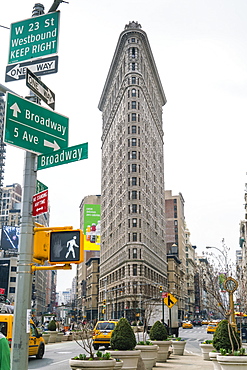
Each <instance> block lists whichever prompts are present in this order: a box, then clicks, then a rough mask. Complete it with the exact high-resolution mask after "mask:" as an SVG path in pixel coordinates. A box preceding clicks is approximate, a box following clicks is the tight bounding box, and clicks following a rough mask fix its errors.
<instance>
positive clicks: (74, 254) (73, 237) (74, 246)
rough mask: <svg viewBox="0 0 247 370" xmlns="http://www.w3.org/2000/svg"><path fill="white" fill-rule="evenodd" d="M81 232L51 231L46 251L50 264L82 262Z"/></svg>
mask: <svg viewBox="0 0 247 370" xmlns="http://www.w3.org/2000/svg"><path fill="white" fill-rule="evenodd" d="M83 257H84V248H83V233H82V230H80V229H78V230H68V231H61V230H58V231H51V232H50V243H49V251H48V261H49V262H50V264H57V263H67V264H70V263H81V262H83V260H84V258H83Z"/></svg>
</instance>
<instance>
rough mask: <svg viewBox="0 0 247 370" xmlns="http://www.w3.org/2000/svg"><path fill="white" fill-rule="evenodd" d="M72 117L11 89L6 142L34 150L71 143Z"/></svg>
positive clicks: (54, 147)
mask: <svg viewBox="0 0 247 370" xmlns="http://www.w3.org/2000/svg"><path fill="white" fill-rule="evenodd" d="M68 131H69V119H68V117H65V116H62V115H61V114H59V113H55V112H53V111H51V110H50V109H46V108H44V107H41V106H40V105H38V104H35V103H32V102H31V101H29V100H26V99H23V98H21V97H19V96H17V95H15V94H12V93H10V92H7V97H6V107H5V126H4V142H5V143H6V144H11V145H14V146H17V147H19V148H23V149H26V150H28V151H30V152H34V153H50V152H51V151H52V150H58V149H60V148H67V147H68Z"/></svg>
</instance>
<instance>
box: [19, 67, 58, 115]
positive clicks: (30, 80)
mask: <svg viewBox="0 0 247 370" xmlns="http://www.w3.org/2000/svg"><path fill="white" fill-rule="evenodd" d="M26 85H27V87H29V89H31V90H32V91H33V92H34V93H35V94H36V95H37V96H38V97H39V98H41V99H42V100H43V101H44V102H45V103H46V104H47V105H49V107H51V108H52V109H55V94H54V93H53V92H52V91H51V90H50V89H49V87H47V86H46V85H45V84H44V82H42V81H41V80H40V79H39V78H38V77H36V76H35V74H33V73H32V72H31V71H30V70H29V69H28V68H27V79H26Z"/></svg>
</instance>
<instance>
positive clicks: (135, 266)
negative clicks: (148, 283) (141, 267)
mask: <svg viewBox="0 0 247 370" xmlns="http://www.w3.org/2000/svg"><path fill="white" fill-rule="evenodd" d="M133 276H137V264H134V265H133Z"/></svg>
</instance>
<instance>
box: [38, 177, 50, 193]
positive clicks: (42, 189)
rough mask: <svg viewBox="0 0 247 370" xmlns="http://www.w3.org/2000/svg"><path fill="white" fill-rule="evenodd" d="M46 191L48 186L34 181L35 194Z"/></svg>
mask: <svg viewBox="0 0 247 370" xmlns="http://www.w3.org/2000/svg"><path fill="white" fill-rule="evenodd" d="M47 189H48V186H46V185H45V184H43V182H41V181H39V180H37V181H36V194H38V193H41V192H42V191H44V190H47Z"/></svg>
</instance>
